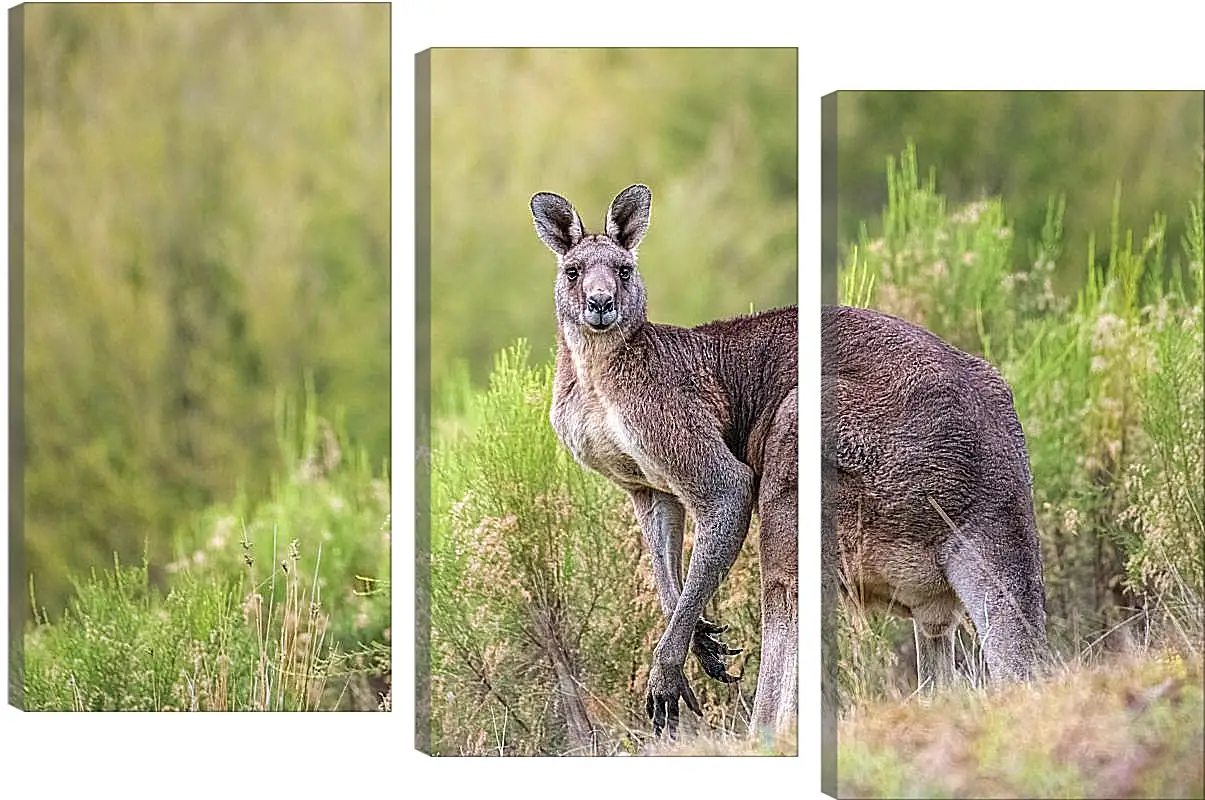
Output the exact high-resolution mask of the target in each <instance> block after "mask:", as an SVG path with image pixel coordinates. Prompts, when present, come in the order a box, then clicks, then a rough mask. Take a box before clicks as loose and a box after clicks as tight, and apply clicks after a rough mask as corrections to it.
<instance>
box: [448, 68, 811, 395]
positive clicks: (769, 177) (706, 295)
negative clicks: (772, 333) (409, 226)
mask: <svg viewBox="0 0 1205 800" xmlns="http://www.w3.org/2000/svg"><path fill="white" fill-rule="evenodd" d="M796 72H797V55H796V51H795V50H794V49H685V48H678V49H498V50H490V49H465V50H460V49H437V50H434V51H433V52H432V57H431V175H432V188H431V203H432V209H431V212H432V230H431V351H430V353H431V371H432V375H431V377H432V383H433V386H434V387H435V394H436V396H437V397H438V396H440V395H441V393H442V391H441V387H443V386H446V385H449V379H455V381H456V382H457V383H459V381H461V380H463V378H464V377H465V374H466V373H467V375H468V376H469V377H470V378H471V380H472V381H473V383H475V384H476V385H479V386H480V385H482V384H484V381H485V379H486V376H487V374H488V372H489V368H490V366H491V365H492V363H493V359H494V356H495V354H496V353H497V352H498V351H500V350H501V349H502V348H504V347H506V346H508V345H510V344H511V343H512V342H513V341H514V340H515V339H516V338H519V337H524V338H526V339H527V340H528V341H529V342H530V343H531V347H532V353H533V357H534V358H535V359H536V360H537V361H541V360H544V359H545V358H546V357H547V356H548V355H549V354H550V353H551V348H552V345H553V342H554V335H555V330H556V328H555V320H554V316H553V302H552V285H553V277H554V270H555V261H554V257H553V255H552V253H550V252H549V251H548V250H547V249H546V248H545V247H544V245H543V244H542V243H541V242H540V241H539V239H537V238H536V235H535V230H534V228H533V226H532V221H531V211H530V208H529V201H530V199H531V196H532V195H533V194H534V193H535V192H538V191H551V192H556V193H558V194H561V195H563V196H564V197H566V198H568V199H569V201H570V202H572V203H573V204H574V206H575V207H576V208H577V209H578V212H579V213H580V214H581V216H582V221H583V222H584V223H585V225H586V227H587V229H589V230H591V231H598V230H601V228H602V224H603V215H604V214H605V212H606V209H607V206H608V204H609V203H610V201H611V199H612V198H613V197H614V196H615V195H616V194H617V193H618V192H619V191H620V190H622V189H624V188H625V187H627V186H628V185H630V184H633V183H645V184H648V186H649V187H650V188H651V189H652V193H653V208H652V227H651V229H650V231H649V234H648V237H647V238H646V239H645V240H644V243H643V244H642V245H641V248H640V266H641V274H642V277H643V279H644V282H645V286H646V288H647V291H648V297H649V316H650V318H652V319H655V320H657V321H661V322H668V323H673V324H678V325H694V324H698V323H701V322H705V321H707V320H710V319H714V318H717V317H723V316H732V315H736V314H743V313H748V312H749V309H750V306H751V305H752V306H753V308H754V309H757V310H762V309H765V308H769V307H772V306H777V305H784V304H789V303H793V302H795V300H796V296H797V290H796V287H797V278H796V231H797V216H798V210H797V197H798V185H797V172H798V170H797V164H798V158H797V152H796V151H797V148H798V137H797V128H796V126H797V113H796V112H797V109H796V106H797V88H796ZM437 411H438V409H437Z"/></svg>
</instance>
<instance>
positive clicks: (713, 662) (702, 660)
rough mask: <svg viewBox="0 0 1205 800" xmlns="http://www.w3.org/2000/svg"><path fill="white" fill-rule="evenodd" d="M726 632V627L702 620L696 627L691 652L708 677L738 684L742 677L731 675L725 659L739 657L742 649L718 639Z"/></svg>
mask: <svg viewBox="0 0 1205 800" xmlns="http://www.w3.org/2000/svg"><path fill="white" fill-rule="evenodd" d="M726 630H728V626H726V625H716V624H715V623H714V622H709V621H707V620H705V619H702V618H700V619H699V622H698V623H697V624H696V625H695V634H694V637H693V638H692V640H691V650H692V651H693V652H694V654H695V658H697V659H699V664H700V665H701V666H702V667H703V671H704V672H706V673H707V675H708V677H711V678H713V679H715V680H717V681H720V682H721V683H736V682H737V681H739V680H740V679H741V676H740V675H731V674H729V673H728V666H727V665H726V664H725V663H724V661H723V659H724V658H726V657H729V656H735V655H737V654H738V653H740V652H741V649H740V648H739V647H737V648H732V647H729V646H728V645H727V644H725V643H724V642H723V641H721V640H720V639H719V638H718V636H719V634H721V633H723V632H724V631H726Z"/></svg>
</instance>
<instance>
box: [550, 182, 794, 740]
mask: <svg viewBox="0 0 1205 800" xmlns="http://www.w3.org/2000/svg"><path fill="white" fill-rule="evenodd" d="M650 197H651V196H650V193H649V190H648V187H646V186H643V185H640V184H637V185H635V186H631V187H629V188H627V189H625V190H624V191H622V192H620V193H619V195H618V196H617V197H616V198H615V200H614V201H613V202H612V203H611V206H610V209H609V210H608V212H607V217H606V222H605V227H604V230H605V231H606V232H605V233H603V234H593V235H592V234H588V233H586V232H585V231H584V230H583V229H582V227H581V218H580V217H579V216H578V214H577V212H576V211H575V210H574V209H573V206H572V205H570V204H569V202H568V201H567V200H565V199H564V198H562V197H560V196H558V195H554V194H548V193H540V194H537V195H535V196H534V197H532V200H531V210H532V216H533V218H534V220H535V225H536V232H537V233H538V235H539V237H540V239H541V240H542V241H543V242H544V243H545V244H546V245H548V247H549V249H551V250H552V251H553V252H554V253H555V254H556V255H557V267H558V269H557V278H556V290H555V298H556V315H557V360H556V373H555V379H554V383H553V398H552V412H551V421H552V426H553V428H554V429H555V430H556V433H557V436H558V437H560V440H561V441H562V442H563V443H564V445H565V446H566V447H567V448H568V449H569V450H570V451H571V452H572V453H573V455H574V457H575V458H576V459H577V460H578V462H579V463H581V464H582V465H583V466H586V467H589V468H591V469H594V470H597V471H598V472H600V473H601V474H603V475H605V476H606V477H607V478H608V479H610V480H611V481H612V482H614V483H615V484H616V485H618V486H619V487H621V488H623V489H624V490H626V491H627V492H628V494H629V496H630V497H631V501H632V507H633V509H634V511H635V513H636V517H637V519H638V520H639V522H640V528H641V531H642V533H643V536H644V539H645V542H646V543H647V546H648V549H649V552H650V553H651V555H652V562H653V576H654V579H655V582H656V586H657V595H658V599H659V601H660V604H661V609H662V612H663V614H664V616H665V619H666V629H665V632H664V634H663V635H662V636H661V639H660V641H659V642H658V643H657V646H656V648H655V649H654V651H653V663H652V667H651V669H650V672H649V681H648V690H647V694H646V710H647V712H648V714H649V716H650V717H651V718H652V721H653V729H654V733H660V731H661V730H662V729H663V728H665V729H668V731H669V732H670V735H674V734H675V732H676V729H677V724H678V710H679V709H678V701H679V699H682V700H684V701H685V702H686V704H687V706H688V707H689V708H691V709H692V710H693V711H695V712H696V713H699V711H700V709H699V705H698V701H697V700H696V699H695V696H694V693H693V691H692V690H691V688H690V686H689V684H688V683H687V681H686V677H685V674H684V672H683V668H684V665H685V662H686V656H687V653H688V651H689V652H693V653H694V655H695V657H696V658H697V659H698V660H699V663H700V664H701V665H702V666H703V669H704V671H705V672H706V673H707V674H708V675H710V676H711V677H712V678H715V679H716V680H720V681H725V682H731V681H735V680H738V679H739V678H738V677H737V676H733V675H730V674H728V672H727V667H726V666H725V662H724V659H725V658H726V657H729V656H732V655H735V654H737V653H738V652H740V651H739V650H734V649H732V648H729V647H728V646H727V645H726V644H725V643H724V642H723V641H722V640H721V639H720V638H719V637H720V634H722V633H723V632H724V628H722V627H720V626H718V625H715V624H713V623H711V622H709V621H708V620H706V619H703V618H702V616H701V615H702V612H703V607H704V605H705V604H706V603H707V601H708V600H709V599H710V598H711V596H712V595H713V594H714V593H715V591H716V588H717V587H718V586H719V585H720V582H721V581H722V580H723V579H724V577H725V576H726V575H727V574H728V571H729V569H730V568H731V567H732V563H733V561H734V560H735V558H736V555H737V553H738V552H739V551H740V549H741V546H742V544H743V543H744V541H745V536H746V534H747V533H748V529H749V522H750V517H751V515H752V513H753V512H754V510H756V511H757V513H758V516H759V519H760V522H761V567H762V653H761V669H760V673H759V676H758V685H757V693H756V697H755V701H754V709H753V719H752V720H751V724H750V730H751V732H756V731H762V730H765V729H777V730H783V729H786V728H789V727H790V726H791V725H793V724H794V722H795V716H796V710H797V674H798V665H797V663H796V662H797V655H798V654H797V649H798V645H797V642H798V633H797V631H798V578H797V572H798V556H797V547H798V523H797V518H798V501H797V481H798V475H797V464H798V435H797V433H798V411H797V383H798V362H797V342H798V327H799V325H798V312H797V310H796V309H795V308H784V309H777V310H774V311H767V312H764V313H761V314H756V315H751V316H745V317H738V318H735V319H730V320H723V321H718V322H711V323H708V324H705V325H700V326H698V327H695V328H678V327H674V326H670V325H660V324H657V323H653V322H649V321H648V318H647V315H646V312H645V293H644V284H643V283H642V282H641V279H640V274H639V272H638V270H637V268H636V255H635V249H636V247H637V246H638V245H639V243H640V241H641V239H643V237H644V235H645V233H646V232H647V230H648V226H649V219H650V216H649V209H650ZM687 512H689V513H690V515H691V516H692V517H693V519H694V520H695V544H694V548H693V550H692V552H691V558H690V564H689V565H688V567H687V570H686V578H685V581H683V579H682V566H681V562H682V527H683V524H684V521H685V515H686V513H687Z"/></svg>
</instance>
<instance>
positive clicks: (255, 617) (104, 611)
mask: <svg viewBox="0 0 1205 800" xmlns="http://www.w3.org/2000/svg"><path fill="white" fill-rule="evenodd" d="M279 419H280V423H281V424H280V431H279V434H280V436H281V440H282V444H281V447H282V449H283V451H284V452H286V453H288V454H289V458H288V462H287V468H286V469H284V470H282V471H281V472H280V473H279V474H277V475H276V476H275V477H274V479H273V480H272V486H273V488H272V491H271V494H270V497H269V498H268V499H267V500H266V501H263V502H260V503H256V504H254V505H249V504H248V503H247V502H246V501H244V500H239V501H236V502H234V503H232V504H229V505H223V506H215V507H213V508H211V509H210V510H208V511H207V512H205V513H204V514H201V515H199V516H198V517H197V518H196V519H195V520H193V523H192V525H191V526H190V530H189V533H187V534H185V535H182V536H180V537H179V539H178V541H177V548H176V549H177V551H178V555H177V558H176V560H175V561H173V562H171V563H170V564H167V565H166V566H165V567H164V566H152V565H150V564H148V563H146V562H144V563H143V564H142V565H141V566H129V565H124V564H121V563H119V562H118V561H117V560H116V558H115V559H114V564H113V567H112V568H111V569H101V570H97V569H94V570H92V571H91V572H90V573H89V574H87V575H84V576H76V578H75V580H74V594H73V596H72V599H71V601H70V603H69V605H68V607H67V609H66V610H65V611H64V612H63V613H62V614H61V615H59V614H56V615H54V616H53V617H52V616H51V615H50V614H48V613H47V612H46V611H45V610H44V609H41V608H40V606H39V605H38V595H37V583H36V576H35V578H34V580H33V581H31V584H30V587H29V594H30V598H29V599H30V603H31V605H32V607H33V608H34V609H35V613H34V617H35V621H34V622H33V623H32V624H31V625H30V626H29V627H28V631H27V633H26V636H25V641H24V657H25V660H24V676H23V681H24V683H23V686H24V703H23V705H24V708H25V709H27V710H39V711H310V710H377V709H381V710H385V709H388V708H389V707H390V705H391V701H392V688H391V675H392V668H391V663H390V653H391V641H392V634H391V610H390V594H389V586H390V560H389V559H390V529H391V526H390V497H389V476H388V473H387V472H386V471H384V470H382V469H380V468H373V467H372V466H370V464H369V463H368V461H367V459H366V458H365V457H364V456H363V455H362V454H361V453H358V452H356V451H355V450H354V448H353V446H352V445H350V444H349V443H348V442H347V441H346V440H345V439H342V438H341V437H339V436H337V435H336V433H335V428H333V427H332V426H331V425H330V424H328V423H327V422H325V421H324V420H322V419H321V418H319V417H318V416H316V415H315V414H314V413H313V405H312V397H311V404H310V405H308V406H307V410H306V412H305V413H303V414H302V415H301V416H300V417H298V416H296V415H294V414H293V413H291V412H290V410H289V409H288V408H287V407H286V406H282V407H281V409H280V416H279ZM159 585H165V587H166V588H164V589H159V588H156V587H157V586H159Z"/></svg>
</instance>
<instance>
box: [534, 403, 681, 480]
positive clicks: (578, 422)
mask: <svg viewBox="0 0 1205 800" xmlns="http://www.w3.org/2000/svg"><path fill="white" fill-rule="evenodd" d="M552 427H553V429H554V430H555V431H556V434H557V436H558V437H559V438H560V440H561V442H562V443H563V444H564V445H565V447H566V448H567V449H568V450H569V452H571V453H572V454H573V457H574V458H575V459H576V460H577V462H578V463H579V464H581V465H582V466H584V467H587V468H589V469H592V470H595V471H596V472H599V473H601V474H602V475H604V476H605V477H606V478H608V479H609V480H611V481H612V482H613V483H615V484H617V485H619V486H621V487H623V488H626V489H634V488H640V487H651V488H653V489H657V490H659V491H663V492H670V491H671V489H670V487H669V481H668V480H667V478H666V475H665V474H664V470H663V469H661V467H660V465H659V464H658V463H657V461H656V460H655V459H654V458H652V457H651V456H650V455H649V453H648V448H647V447H646V446H645V445H644V443H643V442H644V439H645V438H646V437H647V436H648V435H649V433H648V432H647V431H645V430H643V429H642V428H640V427H638V426H637V425H635V424H633V420H632V414H631V413H630V412H625V410H624V409H623V408H621V407H620V406H619V405H618V404H617V403H615V402H613V401H610V400H608V399H607V398H606V397H605V396H603V395H601V394H600V393H598V392H595V391H592V390H590V389H589V388H584V387H582V386H581V385H574V386H573V387H570V388H560V390H559V391H554V393H553V409H552ZM665 434H666V435H669V432H665Z"/></svg>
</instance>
